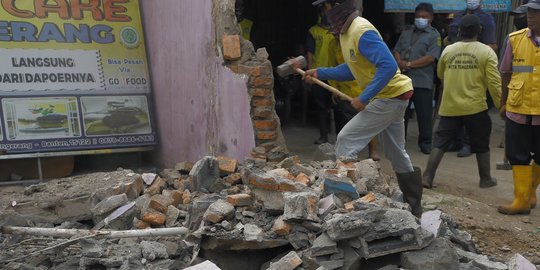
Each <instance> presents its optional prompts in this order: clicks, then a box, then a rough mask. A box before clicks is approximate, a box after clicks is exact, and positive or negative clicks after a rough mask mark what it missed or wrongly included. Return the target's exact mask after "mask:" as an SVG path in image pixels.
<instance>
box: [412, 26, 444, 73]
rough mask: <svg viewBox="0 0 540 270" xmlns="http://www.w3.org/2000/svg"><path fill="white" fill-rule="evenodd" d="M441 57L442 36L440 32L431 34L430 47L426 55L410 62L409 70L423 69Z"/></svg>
mask: <svg viewBox="0 0 540 270" xmlns="http://www.w3.org/2000/svg"><path fill="white" fill-rule="evenodd" d="M440 55H441V36H440V35H439V33H438V32H431V36H430V40H429V47H428V49H427V51H426V55H424V56H422V57H420V58H418V59H415V60H412V61H410V64H409V65H408V68H409V69H411V68H423V67H426V66H429V65H431V64H433V63H434V62H435V61H436V60H437V59H438V58H439V57H440Z"/></svg>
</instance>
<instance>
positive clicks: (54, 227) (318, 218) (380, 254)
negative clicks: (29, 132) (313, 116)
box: [0, 144, 536, 270]
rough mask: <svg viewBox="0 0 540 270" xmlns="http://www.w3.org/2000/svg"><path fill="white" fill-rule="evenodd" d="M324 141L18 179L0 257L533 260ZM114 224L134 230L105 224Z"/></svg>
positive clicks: (151, 265) (303, 265)
mask: <svg viewBox="0 0 540 270" xmlns="http://www.w3.org/2000/svg"><path fill="white" fill-rule="evenodd" d="M331 149H332V147H330V146H328V145H323V146H321V147H320V148H319V150H318V152H319V153H317V154H316V155H315V156H316V161H311V162H309V163H304V162H302V161H301V160H300V159H299V158H298V157H297V156H290V155H289V154H288V153H287V151H286V150H285V149H283V148H281V147H279V146H274V145H272V144H268V145H262V146H259V147H256V148H255V149H254V150H253V151H252V155H251V157H250V158H248V159H246V160H245V161H244V162H243V163H242V164H239V163H238V161H237V160H235V159H231V158H227V157H210V156H208V157H204V158H202V159H201V160H199V161H197V162H196V163H195V164H192V163H190V162H181V163H178V164H176V166H175V167H174V168H170V169H165V170H162V171H161V172H159V173H156V172H148V173H140V174H139V173H134V172H132V171H130V170H121V169H120V170H118V171H116V172H110V173H106V174H104V173H96V174H93V177H95V178H96V181H95V183H94V184H91V183H86V184H85V187H81V188H80V189H77V179H76V177H74V178H72V179H68V180H66V179H59V180H53V181H50V182H47V183H43V184H38V185H34V186H29V187H27V188H26V189H25V192H24V194H20V197H18V198H10V201H9V205H7V206H6V207H5V209H4V206H3V210H2V211H1V212H0V225H1V226H2V227H1V234H0V267H1V268H2V269H44V270H45V269H280V270H281V269H285V270H287V269H290V270H292V269H306V270H310V269H312V270H315V269H317V270H322V269H329V270H330V269H346V270H348V269H411V270H413V269H513V270H514V269H516V270H517V269H520V270H521V269H536V268H535V266H534V265H533V264H531V263H530V262H529V261H527V260H526V259H525V258H524V257H522V256H521V255H519V254H516V255H515V256H514V257H513V258H512V259H511V260H510V261H509V262H505V263H503V262H496V261H493V260H491V259H490V258H489V257H488V256H485V255H481V254H477V250H476V248H475V245H474V242H473V241H472V237H471V235H470V234H469V233H467V232H465V231H461V230H459V228H458V225H457V224H456V223H455V222H453V221H452V219H451V217H449V216H447V215H445V214H444V213H442V212H441V211H439V210H433V211H428V212H425V213H424V214H423V215H422V218H421V219H417V218H416V217H415V216H413V215H412V214H411V213H410V208H409V205H408V204H406V203H403V199H402V193H401V191H400V190H399V187H398V186H397V183H395V179H393V178H392V177H390V176H386V175H383V174H381V173H380V168H379V164H378V163H377V162H375V161H373V160H371V159H367V160H361V161H358V160H348V159H337V161H333V159H334V160H335V157H332V156H331V155H332V151H330V150H331ZM98 178H99V179H98ZM68 186H69V187H68ZM81 186H83V184H81ZM59 187H60V190H64V191H65V192H64V193H59V192H58V190H59ZM89 187H91V188H89ZM72 203H73V205H72ZM19 227H22V228H29V229H28V230H29V231H26V233H17V234H14V233H12V232H14V231H17V228H19ZM37 227H39V228H41V229H42V230H44V231H46V232H47V233H49V234H47V233H45V234H43V233H42V234H40V235H39V236H37V235H34V234H32V233H31V232H30V229H31V228H37ZM172 228H180V229H184V230H181V231H174V232H175V233H171V234H168V231H166V230H168V229H172ZM125 230H127V231H129V232H133V233H134V235H138V233H141V236H139V237H125V236H124V237H122V236H119V237H116V236H115V234H113V233H111V232H113V231H125ZM145 231H146V232H150V233H146V234H144V232H145ZM59 232H81V233H82V232H85V233H86V234H80V235H78V234H74V235H73V236H72V237H57V235H59ZM99 232H101V233H99ZM154 232H155V234H154ZM179 232H181V233H179ZM143 234H144V236H143ZM55 235H56V236H55Z"/></svg>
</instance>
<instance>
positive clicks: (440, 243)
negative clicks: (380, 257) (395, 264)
mask: <svg viewBox="0 0 540 270" xmlns="http://www.w3.org/2000/svg"><path fill="white" fill-rule="evenodd" d="M401 265H402V266H403V267H404V268H406V269H409V270H424V269H448V270H459V258H458V255H457V252H456V250H455V249H454V246H453V245H452V243H451V242H450V240H447V239H445V238H437V239H435V240H434V241H433V243H431V245H429V246H427V247H426V248H424V249H422V250H417V251H408V252H403V253H401Z"/></svg>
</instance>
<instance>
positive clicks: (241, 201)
mask: <svg viewBox="0 0 540 270" xmlns="http://www.w3.org/2000/svg"><path fill="white" fill-rule="evenodd" d="M227 202H229V203H230V204H232V205H234V206H249V205H251V204H253V197H251V195H249V194H234V195H229V196H227Z"/></svg>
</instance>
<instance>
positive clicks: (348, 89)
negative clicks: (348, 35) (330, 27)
mask: <svg viewBox="0 0 540 270" xmlns="http://www.w3.org/2000/svg"><path fill="white" fill-rule="evenodd" d="M330 48H331V49H330V50H331V51H332V53H333V54H334V56H335V60H336V62H335V65H340V64H343V63H345V59H343V53H342V52H341V48H340V47H339V41H338V40H337V39H334V41H332V43H330ZM328 83H329V84H330V85H331V86H333V87H335V88H337V89H338V90H339V91H341V92H343V93H344V94H346V95H347V96H349V97H352V98H355V97H358V96H360V94H361V93H362V88H360V86H359V85H358V83H357V82H356V81H345V82H338V81H328Z"/></svg>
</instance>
